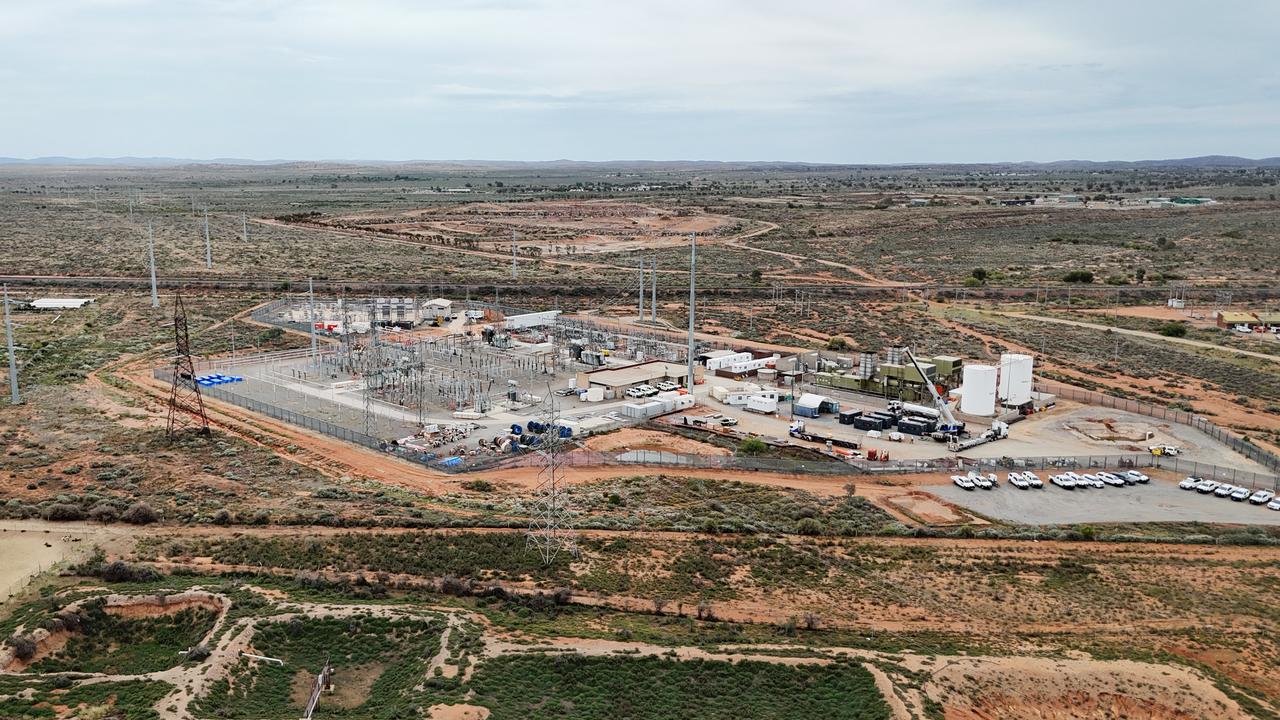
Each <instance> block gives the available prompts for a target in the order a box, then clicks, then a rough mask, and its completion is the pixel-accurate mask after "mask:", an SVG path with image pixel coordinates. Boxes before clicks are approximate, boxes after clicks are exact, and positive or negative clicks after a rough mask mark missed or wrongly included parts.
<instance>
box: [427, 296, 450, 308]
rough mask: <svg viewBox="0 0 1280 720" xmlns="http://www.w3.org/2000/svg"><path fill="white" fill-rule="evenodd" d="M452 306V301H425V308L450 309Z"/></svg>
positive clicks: (440, 299) (441, 299)
mask: <svg viewBox="0 0 1280 720" xmlns="http://www.w3.org/2000/svg"><path fill="white" fill-rule="evenodd" d="M452 306H453V301H452V300H445V299H444V298H436V299H435V300H428V301H427V307H452Z"/></svg>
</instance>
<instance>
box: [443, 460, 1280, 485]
mask: <svg viewBox="0 0 1280 720" xmlns="http://www.w3.org/2000/svg"><path fill="white" fill-rule="evenodd" d="M561 460H562V463H563V464H564V465H566V466H570V467H594V466H607V467H627V466H640V467H663V468H685V469H690V470H749V471H760V472H777V473H786V474H796V473H804V474H809V475H829V476H855V475H877V474H894V475H903V474H914V473H919V474H926V473H960V474H963V473H967V472H968V471H970V470H974V471H978V472H984V473H986V472H1008V471H1022V470H1031V471H1042V472H1045V473H1047V474H1050V475H1053V474H1057V473H1063V472H1068V471H1084V472H1091V471H1098V470H1134V469H1142V468H1156V469H1162V470H1168V471H1170V472H1174V473H1179V474H1185V475H1192V476H1196V477H1202V478H1205V479H1211V480H1218V481H1222V482H1229V483H1231V484H1232V485H1239V486H1247V487H1251V488H1253V489H1263V488H1266V489H1269V490H1276V491H1280V480H1278V479H1277V478H1276V477H1274V476H1271V475H1264V474H1261V473H1254V472H1249V471H1247V470H1237V469H1235V468H1226V467H1221V466H1217V465H1210V464H1208V463H1201V462H1196V461H1194V460H1187V459H1183V458H1178V457H1171V456H1169V457H1166V456H1159V455H1150V454H1147V453H1134V454H1126V455H1067V456H1043V457H1000V458H978V459H968V458H961V457H944V458H933V459H928V460H888V461H884V462H879V461H869V460H850V461H844V462H842V461H836V460H831V461H823V460H798V459H792V458H757V457H744V456H738V455H691V454H685V453H674V452H670V451H666V450H629V451H626V452H620V453H607V452H596V451H589V450H575V451H573V452H570V453H566V454H565V455H563V456H562V458H561ZM536 464H537V462H536V459H534V458H531V457H529V456H520V457H514V458H507V459H505V460H504V459H503V458H492V461H491V462H488V463H486V464H485V465H484V468H485V469H492V468H495V467H502V468H517V467H531V466H534V465H536ZM468 469H478V468H475V467H470V468H468Z"/></svg>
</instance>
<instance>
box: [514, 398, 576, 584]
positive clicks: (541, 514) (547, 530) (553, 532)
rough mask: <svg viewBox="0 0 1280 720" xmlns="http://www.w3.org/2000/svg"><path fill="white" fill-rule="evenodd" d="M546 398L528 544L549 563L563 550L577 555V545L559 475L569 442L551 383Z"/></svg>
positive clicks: (543, 561) (538, 449)
mask: <svg viewBox="0 0 1280 720" xmlns="http://www.w3.org/2000/svg"><path fill="white" fill-rule="evenodd" d="M545 402H546V405H544V409H543V413H542V418H541V420H542V422H543V424H544V425H545V429H544V430H543V432H542V433H541V434H540V435H539V436H538V444H537V446H536V447H537V450H536V452H537V453H538V456H539V458H540V459H541V461H542V472H540V473H538V485H537V488H535V490H534V494H533V497H534V511H533V519H532V520H531V521H530V522H529V532H528V534H527V536H526V537H527V540H526V543H525V544H526V546H527V547H529V548H536V549H537V551H538V554H539V555H541V556H542V563H543V564H544V565H550V564H551V563H552V562H554V561H555V559H556V556H557V555H559V554H560V551H562V550H563V551H565V552H568V553H569V554H571V555H575V556H576V555H577V554H578V545H577V534H576V533H575V532H574V530H573V526H572V522H573V520H572V517H571V516H570V514H569V511H568V507H567V502H566V501H567V498H566V497H565V493H564V488H563V487H562V484H561V481H562V478H561V477H560V475H561V470H560V466H561V464H562V463H563V461H564V452H565V450H566V447H565V445H566V444H567V443H566V441H565V439H564V438H561V437H560V413H559V408H557V407H556V402H555V395H554V394H553V393H552V392H551V388H550V387H548V388H547V399H546V401H545Z"/></svg>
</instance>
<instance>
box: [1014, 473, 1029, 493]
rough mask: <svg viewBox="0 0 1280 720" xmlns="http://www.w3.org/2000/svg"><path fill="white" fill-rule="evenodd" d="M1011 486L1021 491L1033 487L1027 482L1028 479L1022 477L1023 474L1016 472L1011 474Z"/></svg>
mask: <svg viewBox="0 0 1280 720" xmlns="http://www.w3.org/2000/svg"><path fill="white" fill-rule="evenodd" d="M1009 484H1010V485H1012V486H1014V487H1016V488H1018V489H1019V490H1026V489H1027V488H1029V487H1031V485H1030V484H1029V483H1028V482H1027V481H1026V479H1024V478H1023V477H1022V473H1016V472H1011V473H1009Z"/></svg>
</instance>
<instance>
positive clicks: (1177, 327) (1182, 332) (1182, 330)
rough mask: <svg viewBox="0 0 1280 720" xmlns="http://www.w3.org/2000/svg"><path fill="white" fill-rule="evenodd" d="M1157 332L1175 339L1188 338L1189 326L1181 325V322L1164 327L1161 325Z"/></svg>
mask: <svg viewBox="0 0 1280 720" xmlns="http://www.w3.org/2000/svg"><path fill="white" fill-rule="evenodd" d="M1156 332H1158V333H1160V334H1161V335H1163V336H1165V337H1174V338H1180V337H1186V336H1187V324H1186V323H1180V322H1171V323H1165V324H1164V325H1161V326H1160V328H1159V329H1158V330H1157V331H1156Z"/></svg>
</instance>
